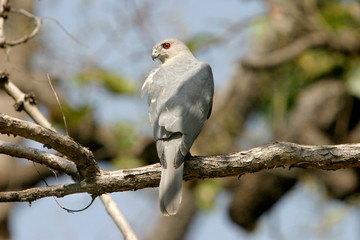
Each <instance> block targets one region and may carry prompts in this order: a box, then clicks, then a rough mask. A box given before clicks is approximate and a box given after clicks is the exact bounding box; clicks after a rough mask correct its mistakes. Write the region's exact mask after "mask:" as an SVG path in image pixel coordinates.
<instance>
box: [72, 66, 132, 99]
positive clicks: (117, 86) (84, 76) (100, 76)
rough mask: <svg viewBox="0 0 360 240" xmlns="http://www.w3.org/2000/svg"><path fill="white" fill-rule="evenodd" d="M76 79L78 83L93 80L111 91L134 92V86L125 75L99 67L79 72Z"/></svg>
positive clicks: (119, 92)
mask: <svg viewBox="0 0 360 240" xmlns="http://www.w3.org/2000/svg"><path fill="white" fill-rule="evenodd" d="M76 80H77V82H78V83H81V84H86V83H89V82H95V83H98V84H101V85H102V86H103V87H105V88H106V89H107V90H108V91H109V92H111V93H117V94H134V93H135V92H136V87H135V85H134V84H132V83H131V82H130V81H129V80H128V79H126V78H125V77H123V76H121V75H119V74H117V73H114V72H111V71H108V70H104V69H101V68H92V69H89V70H85V71H84V72H82V73H80V74H79V75H78V76H77V77H76Z"/></svg>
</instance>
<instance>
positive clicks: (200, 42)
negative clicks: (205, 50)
mask: <svg viewBox="0 0 360 240" xmlns="http://www.w3.org/2000/svg"><path fill="white" fill-rule="evenodd" d="M214 39H215V38H214V35H213V34H211V33H198V34H195V35H193V36H192V37H191V38H189V39H187V40H186V41H185V43H186V45H187V46H188V48H189V49H190V50H191V51H192V52H196V51H198V50H199V49H201V47H203V46H206V45H208V44H209V43H212V42H213V41H214Z"/></svg>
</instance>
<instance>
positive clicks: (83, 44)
mask: <svg viewBox="0 0 360 240" xmlns="http://www.w3.org/2000/svg"><path fill="white" fill-rule="evenodd" d="M44 19H49V20H51V21H53V22H54V23H56V25H58V26H59V27H60V29H61V30H63V31H64V33H65V34H66V35H67V36H68V37H69V38H71V39H72V40H73V41H74V42H76V43H78V44H80V45H82V46H84V47H87V48H88V47H89V46H88V45H86V44H85V43H83V42H81V41H80V40H79V39H77V38H76V37H74V36H73V35H72V34H71V33H70V32H69V31H67V30H66V28H65V27H64V26H63V25H62V24H61V23H60V22H59V21H58V20H57V19H56V18H53V17H49V16H46V17H44Z"/></svg>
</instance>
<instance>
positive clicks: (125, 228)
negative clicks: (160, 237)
mask: <svg viewBox="0 0 360 240" xmlns="http://www.w3.org/2000/svg"><path fill="white" fill-rule="evenodd" d="M100 199H101V201H102V203H103V204H104V207H105V209H106V211H107V213H108V214H109V215H110V216H111V218H112V219H113V220H114V222H115V224H116V226H118V228H119V230H120V231H121V232H122V234H123V236H124V238H125V239H126V240H137V239H138V238H137V236H136V234H135V232H134V230H133V229H132V228H131V226H130V225H129V223H128V222H127V221H126V219H125V216H124V215H123V214H122V212H121V210H120V208H119V207H118V205H117V204H116V202H115V201H114V199H113V198H112V197H111V196H110V194H103V195H101V196H100Z"/></svg>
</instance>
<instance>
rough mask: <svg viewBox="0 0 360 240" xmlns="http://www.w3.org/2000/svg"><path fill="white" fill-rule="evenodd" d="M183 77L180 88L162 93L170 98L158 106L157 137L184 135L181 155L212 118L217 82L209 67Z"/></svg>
mask: <svg viewBox="0 0 360 240" xmlns="http://www.w3.org/2000/svg"><path fill="white" fill-rule="evenodd" d="M184 77H185V78H184V79H181V81H179V85H178V86H176V87H173V88H171V87H170V88H168V87H166V88H165V89H169V91H170V92H168V93H167V92H166V90H165V91H163V92H161V93H160V94H163V95H165V96H166V95H169V96H168V97H165V98H166V100H165V101H163V102H161V101H159V102H157V105H156V112H157V114H156V116H154V117H156V118H155V119H154V120H155V122H154V137H155V138H156V139H163V138H168V137H169V136H171V135H172V134H173V133H181V134H183V135H184V139H183V146H182V147H181V152H182V154H184V155H186V154H187V152H188V151H189V149H190V147H191V145H192V144H193V142H194V140H195V138H196V137H197V136H198V134H199V133H200V130H201V128H202V126H203V124H204V122H205V120H206V119H207V118H208V116H209V115H210V112H211V106H212V98H213V94H214V81H213V76H212V71H211V68H210V66H209V65H208V64H207V63H200V64H199V67H198V68H197V69H196V70H195V71H193V72H192V73H191V74H190V75H185V76H184ZM171 91H173V92H171Z"/></svg>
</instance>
